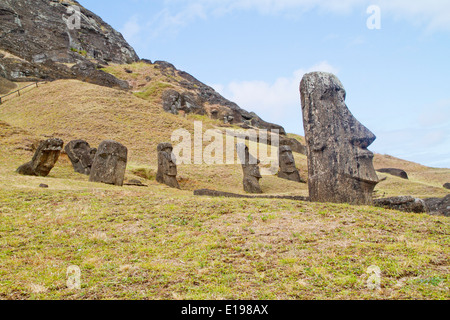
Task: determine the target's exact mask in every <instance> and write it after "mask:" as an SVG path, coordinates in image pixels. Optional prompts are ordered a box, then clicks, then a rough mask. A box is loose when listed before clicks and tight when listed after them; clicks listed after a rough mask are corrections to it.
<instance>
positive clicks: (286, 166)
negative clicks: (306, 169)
mask: <svg viewBox="0 0 450 320" xmlns="http://www.w3.org/2000/svg"><path fill="white" fill-rule="evenodd" d="M278 154H279V165H280V171H279V172H278V177H279V178H283V179H287V180H291V181H295V182H304V181H302V179H301V178H300V173H299V172H298V170H297V168H296V166H295V159H294V155H293V154H292V149H291V147H289V146H286V145H282V146H280V148H279V151H278Z"/></svg>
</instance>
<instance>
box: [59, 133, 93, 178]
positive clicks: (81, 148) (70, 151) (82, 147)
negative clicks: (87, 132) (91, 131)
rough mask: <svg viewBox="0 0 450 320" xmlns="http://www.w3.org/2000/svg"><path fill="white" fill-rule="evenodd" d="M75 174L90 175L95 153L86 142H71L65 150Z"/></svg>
mask: <svg viewBox="0 0 450 320" xmlns="http://www.w3.org/2000/svg"><path fill="white" fill-rule="evenodd" d="M64 150H65V151H66V154H67V156H68V157H69V159H70V161H71V162H72V166H73V168H74V170H75V172H78V173H82V174H86V175H89V174H90V173H91V167H92V163H93V162H94V157H95V151H96V150H94V149H92V148H91V147H90V145H89V143H87V142H86V141H84V140H73V141H70V142H69V143H68V144H67V145H66V146H65V148H64Z"/></svg>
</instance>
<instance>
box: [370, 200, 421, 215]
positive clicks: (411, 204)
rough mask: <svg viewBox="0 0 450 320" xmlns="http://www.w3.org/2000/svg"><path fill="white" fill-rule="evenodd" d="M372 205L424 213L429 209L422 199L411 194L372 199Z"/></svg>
mask: <svg viewBox="0 0 450 320" xmlns="http://www.w3.org/2000/svg"><path fill="white" fill-rule="evenodd" d="M374 205H375V206H377V207H382V208H386V209H392V210H398V211H405V212H414V213H425V212H428V211H429V209H428V206H427V204H426V202H425V201H424V200H422V199H418V198H414V197H411V196H400V197H391V198H383V199H376V200H374Z"/></svg>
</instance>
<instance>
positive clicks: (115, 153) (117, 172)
mask: <svg viewBox="0 0 450 320" xmlns="http://www.w3.org/2000/svg"><path fill="white" fill-rule="evenodd" d="M127 160H128V149H127V148H126V147H125V146H124V145H122V144H121V143H119V142H116V141H112V140H105V141H103V142H102V143H100V145H99V147H98V150H97V153H96V154H95V158H94V162H93V164H92V168H91V174H90V175H89V181H90V182H101V183H106V184H112V185H116V186H123V181H124V178H125V170H126V167H127Z"/></svg>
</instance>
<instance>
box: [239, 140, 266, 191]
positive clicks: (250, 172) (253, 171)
mask: <svg viewBox="0 0 450 320" xmlns="http://www.w3.org/2000/svg"><path fill="white" fill-rule="evenodd" d="M236 147H237V151H238V156H239V160H240V163H241V165H242V171H243V173H244V178H243V185H244V191H245V192H248V193H263V192H262V190H261V187H260V185H259V180H260V179H261V178H262V176H261V173H260V171H259V166H258V164H259V163H260V161H259V160H258V159H256V158H255V157H253V156H252V155H251V154H250V152H249V150H248V147H247V146H246V145H245V144H244V143H238V144H237V145H236Z"/></svg>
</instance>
